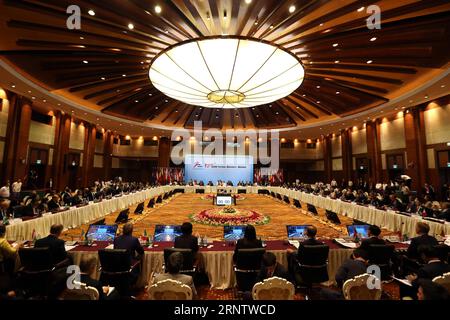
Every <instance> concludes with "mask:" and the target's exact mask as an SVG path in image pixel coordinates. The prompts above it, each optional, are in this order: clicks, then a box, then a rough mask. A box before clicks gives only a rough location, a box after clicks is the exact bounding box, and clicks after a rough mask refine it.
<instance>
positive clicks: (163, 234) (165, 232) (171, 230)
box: [153, 224, 181, 242]
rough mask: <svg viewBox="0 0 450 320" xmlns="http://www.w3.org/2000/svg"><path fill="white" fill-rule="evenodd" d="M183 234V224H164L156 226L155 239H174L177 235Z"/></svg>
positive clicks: (157, 240) (158, 240) (156, 240)
mask: <svg viewBox="0 0 450 320" xmlns="http://www.w3.org/2000/svg"><path fill="white" fill-rule="evenodd" d="M180 235H181V226H178V225H162V224H158V225H156V226H155V236H154V238H153V241H155V242H160V241H174V240H175V238H176V237H178V236H180Z"/></svg>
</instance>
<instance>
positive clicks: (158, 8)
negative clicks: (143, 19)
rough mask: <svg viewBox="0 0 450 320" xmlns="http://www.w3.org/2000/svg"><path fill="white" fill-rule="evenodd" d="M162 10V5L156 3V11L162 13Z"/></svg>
mask: <svg viewBox="0 0 450 320" xmlns="http://www.w3.org/2000/svg"><path fill="white" fill-rule="evenodd" d="M161 11H162V9H161V7H160V6H159V5H156V6H155V12H156V13H157V14H160V13H161Z"/></svg>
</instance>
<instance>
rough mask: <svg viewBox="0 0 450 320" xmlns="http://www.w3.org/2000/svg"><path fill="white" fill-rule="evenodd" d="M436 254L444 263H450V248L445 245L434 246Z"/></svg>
mask: <svg viewBox="0 0 450 320" xmlns="http://www.w3.org/2000/svg"><path fill="white" fill-rule="evenodd" d="M434 248H435V249H436V252H437V253H438V256H439V259H440V260H441V261H442V262H446V263H449V258H450V247H449V246H447V245H445V244H438V245H436V246H434Z"/></svg>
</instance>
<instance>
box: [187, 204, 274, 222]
mask: <svg viewBox="0 0 450 320" xmlns="http://www.w3.org/2000/svg"><path fill="white" fill-rule="evenodd" d="M189 218H190V219H191V221H192V222H196V223H201V224H207V225H212V226H224V225H229V226H235V225H243V224H253V225H262V224H266V223H268V222H269V221H270V218H269V217H268V216H265V215H263V214H261V213H259V212H257V211H254V210H249V209H244V208H236V207H232V206H226V207H223V208H214V209H206V210H202V211H200V212H198V213H194V214H191V215H190V216H189Z"/></svg>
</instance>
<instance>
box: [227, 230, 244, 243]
mask: <svg viewBox="0 0 450 320" xmlns="http://www.w3.org/2000/svg"><path fill="white" fill-rule="evenodd" d="M244 230H245V226H224V227H223V239H224V240H225V241H237V240H239V239H241V238H243V237H244Z"/></svg>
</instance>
